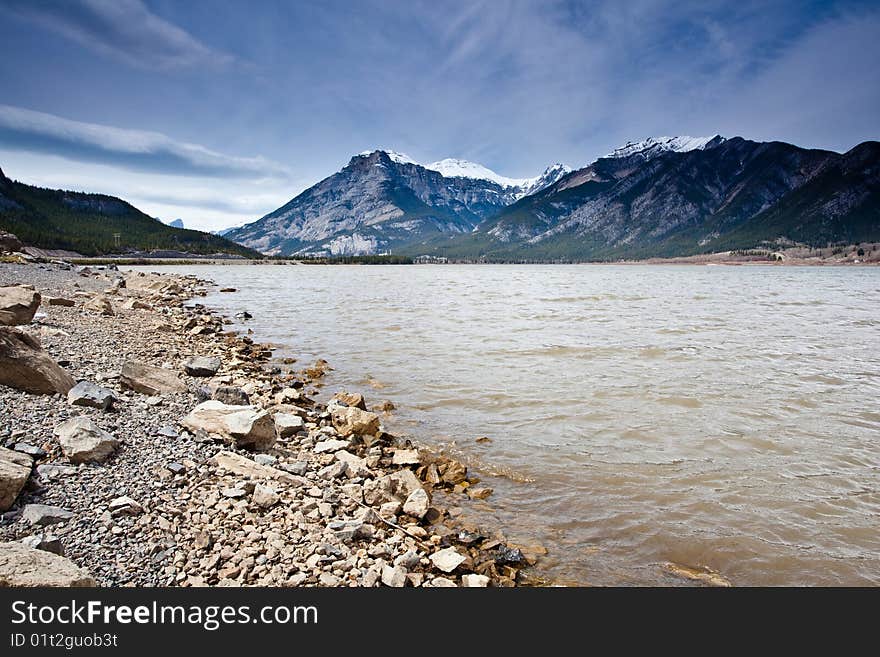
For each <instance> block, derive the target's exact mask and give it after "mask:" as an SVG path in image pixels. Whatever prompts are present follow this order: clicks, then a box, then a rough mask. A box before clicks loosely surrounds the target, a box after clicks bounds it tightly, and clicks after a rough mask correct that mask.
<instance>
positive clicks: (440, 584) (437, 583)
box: [425, 577, 458, 589]
mask: <svg viewBox="0 0 880 657" xmlns="http://www.w3.org/2000/svg"><path fill="white" fill-rule="evenodd" d="M425 586H432V587H434V588H438V589H439V588H444V589H447V588H448V589H454V588H457V587H458V584H456V583H455V582H453V581H452V580H451V579H447V578H445V577H435V578H434V579H432V580H431V581H430V583H429V584H425Z"/></svg>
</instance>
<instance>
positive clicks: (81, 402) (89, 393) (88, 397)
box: [67, 381, 117, 411]
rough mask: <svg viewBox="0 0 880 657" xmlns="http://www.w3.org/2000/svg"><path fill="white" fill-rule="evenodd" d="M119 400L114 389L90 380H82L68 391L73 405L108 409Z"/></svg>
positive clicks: (68, 399) (68, 396)
mask: <svg viewBox="0 0 880 657" xmlns="http://www.w3.org/2000/svg"><path fill="white" fill-rule="evenodd" d="M115 401H117V399H116V395H114V394H113V391H112V390H108V389H107V388H103V387H101V386H99V385H95V384H94V383H90V382H89V381H80V382H79V383H77V384H76V385H75V386H73V387H72V388H71V389H70V391H69V392H68V393H67V402H68V403H69V404H72V405H73V406H91V407H92V408H100V409H101V410H103V411H106V410H107V409H108V408H110V407H111V406H113V402H115Z"/></svg>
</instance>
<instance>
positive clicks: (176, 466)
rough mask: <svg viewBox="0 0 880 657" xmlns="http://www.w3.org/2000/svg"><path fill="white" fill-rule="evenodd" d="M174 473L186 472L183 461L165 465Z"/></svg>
mask: <svg viewBox="0 0 880 657" xmlns="http://www.w3.org/2000/svg"><path fill="white" fill-rule="evenodd" d="M165 467H166V468H167V469H168V470H169V471H170V472H171V473H172V474H176V475H179V474H183V473H184V472H186V466H185V465H183V464H182V463H176V462H172V463H169V464H168V465H166V466H165Z"/></svg>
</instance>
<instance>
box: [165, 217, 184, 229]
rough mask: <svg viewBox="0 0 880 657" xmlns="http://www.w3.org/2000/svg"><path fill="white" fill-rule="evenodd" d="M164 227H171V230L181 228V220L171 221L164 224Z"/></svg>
mask: <svg viewBox="0 0 880 657" xmlns="http://www.w3.org/2000/svg"><path fill="white" fill-rule="evenodd" d="M165 225H166V226H171V227H172V228H183V219H173V220H171V221H169V222H167V223H166V224H165Z"/></svg>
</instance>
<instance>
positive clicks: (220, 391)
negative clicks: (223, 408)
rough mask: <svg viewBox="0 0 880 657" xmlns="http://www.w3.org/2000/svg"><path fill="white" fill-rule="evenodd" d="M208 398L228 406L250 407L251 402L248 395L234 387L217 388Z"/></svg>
mask: <svg viewBox="0 0 880 657" xmlns="http://www.w3.org/2000/svg"><path fill="white" fill-rule="evenodd" d="M210 398H211V399H214V400H216V401H218V402H222V403H224V404H227V405H229V406H250V405H251V400H250V397H248V394H247V393H246V392H245V391H244V390H242V389H241V388H236V387H234V386H219V387H218V388H217V389H216V390H215V391H214V393H213V394H212V395H211V396H210ZM202 401H205V400H202Z"/></svg>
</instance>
